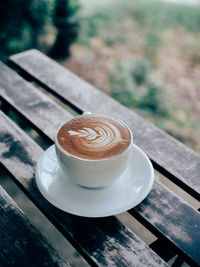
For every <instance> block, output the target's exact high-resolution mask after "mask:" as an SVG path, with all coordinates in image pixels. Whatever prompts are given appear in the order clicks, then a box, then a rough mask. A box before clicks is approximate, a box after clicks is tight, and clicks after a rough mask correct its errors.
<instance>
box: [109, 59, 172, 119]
mask: <svg viewBox="0 0 200 267" xmlns="http://www.w3.org/2000/svg"><path fill="white" fill-rule="evenodd" d="M110 88H111V95H112V97H114V98H115V99H117V100H118V101H119V102H121V103H122V104H124V105H125V106H127V107H129V108H137V109H138V110H139V112H141V114H143V115H146V116H149V115H151V116H152V114H154V116H155V117H156V118H157V120H158V118H159V117H161V118H167V117H169V116H170V109H171V105H170V99H169V96H168V95H167V93H166V89H165V88H164V87H163V86H162V85H161V84H160V83H159V82H156V81H155V78H154V79H153V77H152V75H151V64H150V62H149V61H148V60H147V59H140V60H137V61H121V62H119V63H118V64H117V66H116V71H115V74H114V75H111V77H110ZM158 121H159V120H158Z"/></svg>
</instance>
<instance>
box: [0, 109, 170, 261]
mask: <svg viewBox="0 0 200 267" xmlns="http://www.w3.org/2000/svg"><path fill="white" fill-rule="evenodd" d="M0 122H1V123H0V124H1V127H0V140H1V142H0V162H1V163H2V164H3V165H4V166H5V167H6V169H7V170H8V171H9V172H10V173H11V174H12V175H13V176H14V177H15V178H16V179H17V181H18V183H19V184H20V186H21V188H22V189H23V190H24V192H25V193H26V194H27V195H28V196H29V197H30V198H31V200H32V201H33V202H34V203H35V204H36V205H37V206H38V207H39V208H40V209H41V211H42V212H43V213H44V214H45V215H46V216H47V217H48V218H49V220H50V221H51V222H52V223H54V224H55V226H56V227H57V228H58V229H59V230H60V231H61V232H62V233H63V235H64V236H66V237H67V238H68V240H69V241H70V242H71V243H72V244H73V245H74V246H75V248H77V249H78V251H79V252H80V253H81V254H82V255H83V257H84V258H85V259H86V260H87V261H88V262H89V263H90V264H92V265H98V266H168V265H167V264H166V263H165V262H164V261H162V260H161V258H159V257H158V256H157V255H156V254H155V253H154V252H153V251H152V250H151V249H150V248H149V247H148V246H147V245H146V244H145V243H144V242H143V241H141V240H140V239H139V238H138V237H137V236H136V235H135V234H134V233H133V232H131V231H130V230H129V229H128V228H127V227H126V226H124V225H122V224H121V223H120V222H119V221H118V220H117V219H116V218H115V217H108V218H100V219H90V218H83V217H78V216H73V215H70V214H68V213H65V212H63V211H61V210H59V209H57V208H55V207H54V206H53V205H51V204H50V203H49V202H48V201H46V200H45V199H44V198H43V197H42V196H41V194H40V192H39V191H38V189H37V187H36V185H35V178H34V169H35V164H36V162H37V160H38V158H39V156H40V155H41V154H42V153H43V151H42V150H41V148H40V147H39V146H38V145H36V144H35V143H34V142H33V141H32V140H31V139H30V137H28V136H27V135H26V134H25V133H24V132H23V131H22V130H21V129H19V128H18V127H17V126H16V125H15V124H14V123H13V122H12V121H10V119H8V118H7V117H6V116H5V115H4V114H3V113H2V112H0ZM16 144H17V147H20V151H21V152H20V153H18V152H14V153H10V151H16ZM22 154H23V155H26V157H24V156H22ZM27 160H28V161H27ZM23 168H24V169H25V170H22V169H23Z"/></svg>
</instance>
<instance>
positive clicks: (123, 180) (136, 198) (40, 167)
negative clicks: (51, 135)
mask: <svg viewBox="0 0 200 267" xmlns="http://www.w3.org/2000/svg"><path fill="white" fill-rule="evenodd" d="M153 181H154V171H153V167H152V164H151V162H150V160H149V158H148V157H147V156H146V154H145V153H144V152H143V151H142V150H141V149H140V148H139V147H137V146H136V145H133V153H132V156H131V160H130V164H129V165H128V167H127V169H126V171H125V172H124V173H123V174H122V175H121V176H120V177H119V178H118V179H117V180H116V181H115V182H114V183H113V184H111V185H110V186H107V187H102V188H97V189H89V188H84V187H81V186H78V185H76V184H75V183H73V182H72V181H71V180H70V179H69V178H68V177H66V176H65V175H64V173H63V172H62V171H61V169H60V167H59V165H58V163H57V157H56V153H55V147H54V145H53V146H51V147H50V148H48V149H47V150H46V151H45V152H44V154H43V155H42V156H41V158H40V159H39V161H38V163H37V167H36V183H37V186H38V188H39V190H40V192H41V193H42V195H43V196H44V197H45V198H46V199H47V200H48V201H49V202H50V203H52V204H53V205H54V206H56V207H57V208H59V209H61V210H63V211H66V212H68V213H71V214H75V215H79V216H85V217H105V216H110V215H115V214H119V213H121V212H124V211H126V210H128V209H131V208H133V207H135V206H136V205H138V204H139V203H140V202H141V201H142V200H143V199H144V198H145V197H146V196H147V195H148V193H149V192H150V190H151V188H152V185H153Z"/></svg>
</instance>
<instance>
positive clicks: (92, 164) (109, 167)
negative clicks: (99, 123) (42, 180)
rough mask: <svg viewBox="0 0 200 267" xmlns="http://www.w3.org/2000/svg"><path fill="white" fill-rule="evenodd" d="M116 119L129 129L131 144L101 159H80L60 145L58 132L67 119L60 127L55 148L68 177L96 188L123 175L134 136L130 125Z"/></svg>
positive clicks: (82, 184) (77, 182)
mask: <svg viewBox="0 0 200 267" xmlns="http://www.w3.org/2000/svg"><path fill="white" fill-rule="evenodd" d="M86 114H87V116H90V115H88V112H87V113H86ZM92 115H93V114H91V116H92ZM80 116H84V115H80ZM104 117H106V116H104ZM108 118H109V117H108ZM112 120H113V119H112ZM114 120H115V119H114ZM115 121H118V122H119V123H121V124H123V125H124V126H125V127H126V128H127V129H128V131H129V133H130V137H131V140H130V144H129V146H128V147H127V148H126V150H124V151H123V152H122V153H121V154H119V155H116V156H113V157H111V158H106V159H99V160H87V159H80V158H77V157H75V156H72V155H71V154H68V153H67V152H66V151H65V150H64V149H63V148H62V147H61V146H60V145H59V143H58V140H57V134H58V132H59V130H60V128H61V127H62V126H63V125H64V124H66V123H67V121H66V122H65V123H63V124H62V125H61V126H60V127H59V129H58V130H57V131H56V135H55V148H56V155H57V159H58V163H59V165H60V167H61V169H62V171H63V172H64V174H65V175H66V177H68V178H70V179H71V180H72V181H73V182H74V183H76V184H78V185H80V186H84V187H90V188H96V187H103V186H108V185H110V184H111V183H113V182H114V181H115V180H116V179H117V178H119V177H120V176H121V175H122V173H123V172H124V171H125V170H126V168H127V166H128V164H129V159H130V157H131V154H132V149H133V136H132V133H131V131H130V129H129V127H128V126H127V125H126V124H125V123H123V122H121V121H120V120H115Z"/></svg>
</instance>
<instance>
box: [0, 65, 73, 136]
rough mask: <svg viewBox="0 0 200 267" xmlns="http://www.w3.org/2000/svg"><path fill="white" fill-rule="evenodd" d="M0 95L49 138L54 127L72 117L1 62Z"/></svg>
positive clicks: (53, 131) (52, 134)
mask: <svg viewBox="0 0 200 267" xmlns="http://www.w3.org/2000/svg"><path fill="white" fill-rule="evenodd" d="M0 96H2V97H3V98H4V99H5V100H6V101H7V102H9V103H10V104H11V105H12V106H13V107H14V108H15V109H16V110H17V111H19V112H20V113H21V114H22V115H23V116H24V117H26V118H27V119H28V120H29V121H33V123H34V124H35V125H37V128H38V129H40V130H41V131H42V132H44V133H45V134H47V133H48V135H50V136H51V138H53V137H54V134H55V130H56V128H57V127H58V126H59V125H60V124H61V123H63V122H64V121H65V120H67V119H69V118H71V117H72V115H71V114H70V113H69V112H68V111H67V110H65V109H64V108H61V107H60V106H59V105H57V104H56V103H55V102H54V101H53V100H52V99H50V98H49V97H48V96H46V95H45V94H44V93H42V92H41V91H39V90H38V89H37V88H35V87H34V86H33V85H32V84H30V83H29V82H27V81H25V80H24V79H22V78H21V77H20V76H19V75H17V74H16V72H14V71H12V70H11V69H10V68H8V67H7V66H6V65H5V64H3V63H2V62H0ZM36 114H37V115H36ZM41 114H42V116H41ZM52 121H53V122H54V123H53V124H52Z"/></svg>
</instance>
